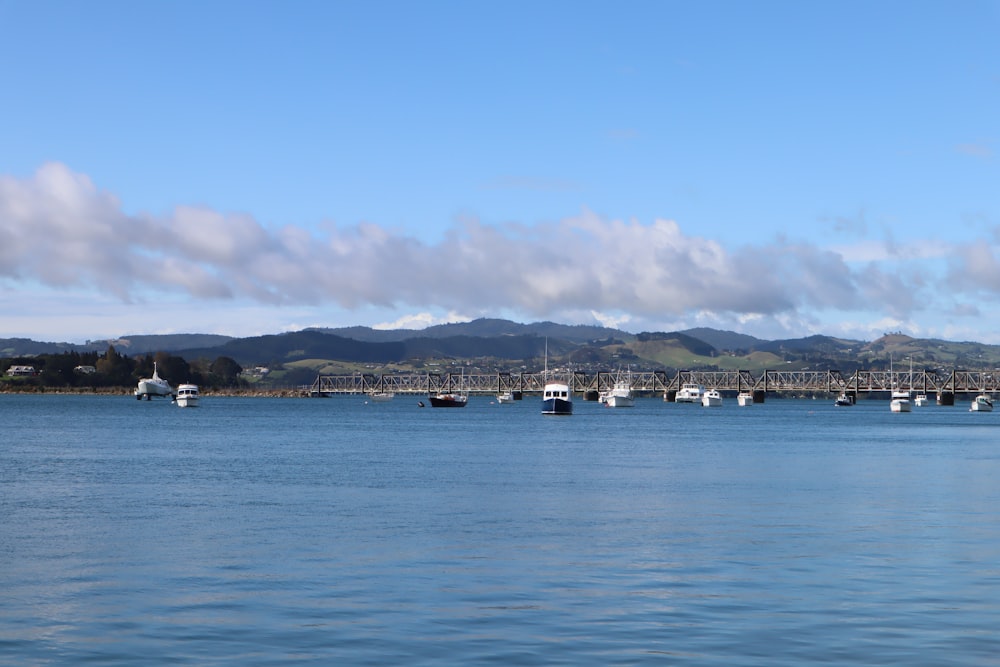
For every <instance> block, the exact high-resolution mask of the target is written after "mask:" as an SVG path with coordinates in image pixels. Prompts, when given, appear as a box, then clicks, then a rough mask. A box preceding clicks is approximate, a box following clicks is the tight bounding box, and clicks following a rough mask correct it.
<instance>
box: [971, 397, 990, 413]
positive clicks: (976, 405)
mask: <svg viewBox="0 0 1000 667" xmlns="http://www.w3.org/2000/svg"><path fill="white" fill-rule="evenodd" d="M969 412H993V399H992V398H990V396H989V394H979V396H976V398H975V400H974V401H972V405H971V406H969Z"/></svg>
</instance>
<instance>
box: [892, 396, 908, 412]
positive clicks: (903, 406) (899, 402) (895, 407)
mask: <svg viewBox="0 0 1000 667" xmlns="http://www.w3.org/2000/svg"><path fill="white" fill-rule="evenodd" d="M912 407H913V404H912V403H911V402H910V392H908V391H894V392H892V399H891V400H890V401H889V409H890V410H892V411H893V412H910V410H911V408H912Z"/></svg>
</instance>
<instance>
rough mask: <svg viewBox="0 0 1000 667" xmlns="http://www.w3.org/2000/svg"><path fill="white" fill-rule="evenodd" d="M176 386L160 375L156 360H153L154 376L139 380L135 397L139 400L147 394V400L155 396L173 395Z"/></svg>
mask: <svg viewBox="0 0 1000 667" xmlns="http://www.w3.org/2000/svg"><path fill="white" fill-rule="evenodd" d="M173 395H174V388H173V387H171V386H170V383H169V382H167V381H166V380H164V379H163V378H161V377H160V375H159V373H157V371H156V362H155V361H154V362H153V377H149V378H144V379H142V380H139V384H138V385H137V386H136V388H135V399H136V400H137V401H139V400H142V397H143V396H145V397H146V400H147V401H148V400H150V399H152V398H153V396H173Z"/></svg>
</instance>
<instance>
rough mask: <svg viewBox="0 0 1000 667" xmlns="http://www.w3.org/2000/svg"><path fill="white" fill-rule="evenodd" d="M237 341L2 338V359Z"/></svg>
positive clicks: (220, 338)
mask: <svg viewBox="0 0 1000 667" xmlns="http://www.w3.org/2000/svg"><path fill="white" fill-rule="evenodd" d="M231 340H233V338H232V337H231V336H219V335H215V334H166V335H137V336H122V337H121V338H113V339H105V340H88V341H87V342H86V343H47V342H38V341H33V340H30V339H27V338H0V357H30V356H34V355H38V354H61V353H63V352H105V351H107V349H108V347H109V346H113V347H114V348H115V350H117V351H118V352H120V353H121V354H127V355H129V356H135V355H139V354H152V353H156V352H173V351H175V350H179V349H184V348H194V347H201V348H209V347H214V346H218V345H222V344H224V343H226V342H228V341H231Z"/></svg>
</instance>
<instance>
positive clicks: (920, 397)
mask: <svg viewBox="0 0 1000 667" xmlns="http://www.w3.org/2000/svg"><path fill="white" fill-rule="evenodd" d="M930 403H931V399H929V398H927V394H917V397H916V398H914V399H913V404H914V405H915V406H917V407H918V408H922V407H924V406H925V405H930Z"/></svg>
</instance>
